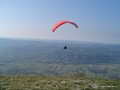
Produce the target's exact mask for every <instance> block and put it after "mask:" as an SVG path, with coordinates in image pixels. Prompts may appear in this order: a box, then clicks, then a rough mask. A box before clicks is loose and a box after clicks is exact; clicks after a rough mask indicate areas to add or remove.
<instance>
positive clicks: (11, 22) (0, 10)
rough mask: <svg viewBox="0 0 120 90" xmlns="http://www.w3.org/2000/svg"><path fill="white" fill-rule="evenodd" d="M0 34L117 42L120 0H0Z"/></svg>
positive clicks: (119, 39) (29, 37) (119, 28)
mask: <svg viewBox="0 0 120 90" xmlns="http://www.w3.org/2000/svg"><path fill="white" fill-rule="evenodd" d="M59 20H70V21H73V22H76V23H77V24H78V26H79V29H78V30H75V28H74V27H73V26H72V25H69V24H65V25H63V26H62V27H60V28H58V30H57V31H56V32H55V33H53V32H52V31H51V27H52V25H53V24H54V23H55V22H57V21H59ZM0 37H7V38H22V39H24V38H25V39H57V40H58V39H61V40H66V39H68V40H79V41H90V42H104V43H120V0H0Z"/></svg>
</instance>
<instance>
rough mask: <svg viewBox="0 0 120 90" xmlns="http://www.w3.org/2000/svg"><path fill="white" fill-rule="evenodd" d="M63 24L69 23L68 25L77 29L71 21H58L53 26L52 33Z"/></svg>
mask: <svg viewBox="0 0 120 90" xmlns="http://www.w3.org/2000/svg"><path fill="white" fill-rule="evenodd" d="M65 23H70V24H72V25H74V26H75V27H76V28H78V26H77V24H76V23H74V22H71V21H67V20H62V21H58V22H57V23H55V24H54V25H53V27H52V31H53V32H55V30H56V29H57V28H58V27H59V26H61V25H63V24H65Z"/></svg>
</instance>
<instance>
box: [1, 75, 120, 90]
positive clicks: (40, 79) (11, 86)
mask: <svg viewBox="0 0 120 90" xmlns="http://www.w3.org/2000/svg"><path fill="white" fill-rule="evenodd" d="M0 90H120V80H113V79H103V78H87V77H84V76H83V77H80V76H57V77H54V76H25V75H24V76H0Z"/></svg>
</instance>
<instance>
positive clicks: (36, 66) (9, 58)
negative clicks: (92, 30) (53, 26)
mask: <svg viewBox="0 0 120 90" xmlns="http://www.w3.org/2000/svg"><path fill="white" fill-rule="evenodd" d="M65 45H67V47H68V49H67V50H64V49H63V47H64V46H65ZM119 64H120V45H110V44H99V43H88V42H77V41H57V40H53V41H52V40H51V41H50V40H12V39H3V38H1V39H0V74H1V75H5V74H12V75H16V74H54V75H61V74H67V73H69V74H71V73H78V72H84V71H85V73H87V74H88V75H94V76H96V75H98V76H99V75H100V76H112V77H113V76H114V77H116V76H117V77H118V78H119V77H120V66H119ZM118 69H119V70H118ZM111 71H112V72H111ZM66 72H67V73H66Z"/></svg>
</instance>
